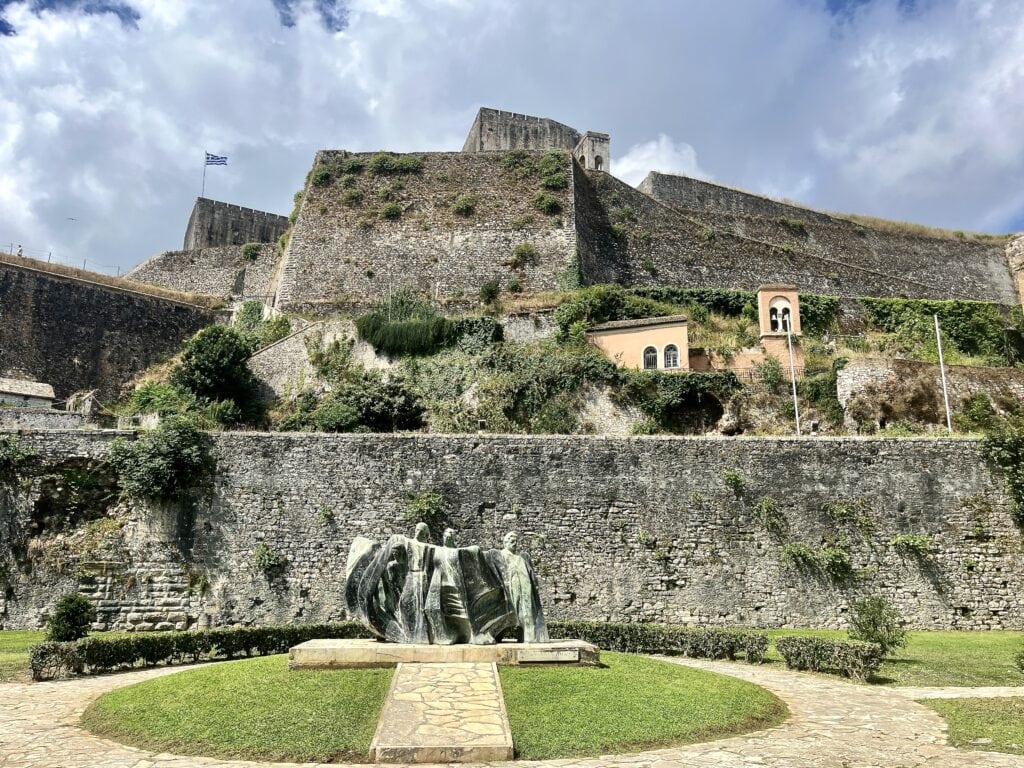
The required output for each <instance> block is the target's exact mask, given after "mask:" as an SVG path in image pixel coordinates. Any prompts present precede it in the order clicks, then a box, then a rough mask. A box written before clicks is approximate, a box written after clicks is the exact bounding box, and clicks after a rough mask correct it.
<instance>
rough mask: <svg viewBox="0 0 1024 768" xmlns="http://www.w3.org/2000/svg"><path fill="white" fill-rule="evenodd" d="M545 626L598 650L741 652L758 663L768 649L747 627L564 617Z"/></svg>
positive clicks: (712, 655) (730, 655)
mask: <svg viewBox="0 0 1024 768" xmlns="http://www.w3.org/2000/svg"><path fill="white" fill-rule="evenodd" d="M548 630H549V632H550V634H551V637H552V638H556V637H557V638H565V639H573V640H585V641H586V642H588V643H593V644H594V645H596V646H597V647H598V648H600V649H601V650H602V651H618V652H620V653H657V654H665V655H668V656H690V657H693V658H698V659H730V660H733V659H735V658H736V657H737V656H738V655H739V654H741V653H742V654H743V656H744V658H745V659H746V660H747V661H748V662H749V663H751V664H760V663H761V662H763V661H764V657H765V654H766V653H767V652H768V635H767V634H765V633H764V632H757V631H754V630H747V629H720V628H717V627H689V626H683V625H672V624H647V623H637V624H614V623H605V622H601V621H566V622H557V623H552V624H549V625H548Z"/></svg>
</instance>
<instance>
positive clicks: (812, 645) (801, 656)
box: [775, 635, 885, 680]
mask: <svg viewBox="0 0 1024 768" xmlns="http://www.w3.org/2000/svg"><path fill="white" fill-rule="evenodd" d="M775 648H776V649H777V650H778V652H779V654H780V655H781V656H782V658H783V659H785V660H786V666H787V667H789V668H790V669H797V670H801V671H809V672H831V673H838V674H840V675H843V676H844V677H850V678H853V679H855V680H869V679H871V676H872V675H873V674H874V673H875V672H877V671H878V668H879V667H880V666H881V665H882V659H883V658H884V656H885V654H884V653H883V652H882V647H881V646H880V645H877V644H876V643H864V642H858V641H854V640H828V639H826V638H821V637H804V636H802V635H780V636H779V637H776V638H775Z"/></svg>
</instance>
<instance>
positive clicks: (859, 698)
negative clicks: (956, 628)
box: [0, 659, 1024, 768]
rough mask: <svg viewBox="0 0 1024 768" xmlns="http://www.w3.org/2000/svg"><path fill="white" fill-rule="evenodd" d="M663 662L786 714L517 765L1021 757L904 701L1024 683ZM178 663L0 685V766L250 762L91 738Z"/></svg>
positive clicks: (1016, 763)
mask: <svg viewBox="0 0 1024 768" xmlns="http://www.w3.org/2000/svg"><path fill="white" fill-rule="evenodd" d="M670 661H672V662H673V663H677V664H685V665H688V666H692V667H697V668H700V669H707V670H710V671H714V672H720V673H722V674H726V675H732V676H734V677H738V678H742V679H744V680H749V681H751V682H753V683H756V684H758V685H762V686H764V687H765V688H768V689H769V690H771V691H773V692H774V693H775V694H776V695H778V696H779V697H780V698H782V699H783V700H784V701H785V702H786V704H787V705H788V706H789V709H790V712H791V716H790V718H789V719H788V720H787V721H786V722H785V723H783V724H782V725H780V726H778V727H776V728H772V729H769V730H766V731H760V732H758V733H753V734H747V735H745V736H737V737H732V738H728V739H721V740H719V741H712V742H707V743H704V744H691V745H689V746H685V747H678V748H672V749H660V750H655V751H650V752H644V753H640V754H633V755H616V756H612V757H601V758H581V759H573V760H553V761H547V762H545V763H537V762H533V763H529V762H523V763H520V765H522V766H524V768H525V767H526V766H540V765H546V766H558V767H559V768H698V766H700V768H706V767H707V766H722V767H725V766H729V767H730V768H731V767H732V766H743V767H744V768H746V767H748V766H757V767H758V768H875V767H877V768H898V766H906V768H912V767H913V768H917V766H927V767H928V768H954V767H955V768H963V766H978V767H979V768H1024V757H1018V756H1013V755H1003V754H999V753H995V752H965V751H961V750H958V749H954V748H953V747H950V746H948V745H947V744H946V736H945V734H946V728H945V724H944V723H943V721H942V719H941V718H940V717H939V716H938V715H937V714H936V713H935V712H933V711H931V710H930V709H928V708H927V707H924V706H922V705H920V704H917V703H915V702H914V701H913V699H917V698H926V697H929V696H932V695H939V696H952V695H959V696H993V695H1000V696H1024V688H998V689H991V688H977V689H970V688H967V689H959V688H958V689H951V688H935V689H927V688H882V687H879V686H867V685H856V684H853V683H847V682H844V681H841V680H835V679H831V678H825V677H822V676H816V675H807V674H800V673H796V672H789V671H787V670H785V669H780V668H776V667H775V666H748V665H745V664H733V663H729V662H712V661H699V660H692V659H671V660H670ZM182 669H184V668H183V667H177V668H172V669H155V670H145V671H139V672H129V673H125V674H121V675H109V676H105V677H93V678H82V679H77V680H67V681H62V682H53V683H36V684H34V685H27V684H16V683H11V684H0V766H2V768H55V767H57V766H59V767H60V768H87V767H88V768H92V767H93V766H96V767H97V768H193V767H194V766H211V768H214V767H215V768H243V766H247V767H250V768H251V767H252V766H256V765H258V764H257V763H251V762H242V761H225V760H214V759H208V758H192V757H177V756H174V755H167V754H156V753H153V752H146V751H143V750H138V749H132V748H130V747H125V746H122V745H119V744H115V743H113V742H110V741H106V740H103V739H99V738H97V737H95V736H91V735H90V734H88V733H87V732H86V731H84V730H82V729H81V728H80V727H79V726H78V720H79V718H80V717H81V713H82V712H83V711H84V710H85V708H86V706H87V705H88V704H89V702H90V701H92V699H94V698H95V697H96V696H99V695H100V694H101V693H104V692H106V691H109V690H112V689H114V688H119V687H121V686H124V685H130V684H132V683H137V682H140V681H142V680H149V679H152V678H154V677H161V676H163V675H168V674H174V673H176V672H179V671H181V670H182Z"/></svg>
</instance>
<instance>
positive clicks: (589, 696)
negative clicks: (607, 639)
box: [499, 653, 787, 760]
mask: <svg viewBox="0 0 1024 768" xmlns="http://www.w3.org/2000/svg"><path fill="white" fill-rule="evenodd" d="M601 661H602V662H604V663H605V664H607V665H608V668H607V669H599V668H593V667H543V668H537V667H534V668H523V667H500V668H499V669H500V674H501V684H502V687H503V688H504V691H505V705H506V707H507V709H508V717H509V723H510V725H511V726H512V738H513V741H514V742H515V745H516V754H517V756H518V757H521V758H526V759H530V760H544V759H551V758H557V757H570V756H584V755H600V754H606V753H610V752H628V751H636V750H640V749H645V748H653V747H657V746H665V745H669V744H687V743H692V742H696V741H705V740H708V739H713V738H717V737H720V736H727V735H730V734H736V733H745V732H748V731H753V730H758V729H761V728H767V727H769V726H772V725H776V724H778V723H780V722H782V721H783V720H784V719H785V717H786V715H787V709H786V705H785V704H783V703H782V701H781V700H779V699H778V698H776V697H775V696H774V695H773V694H771V693H769V692H768V691H766V690H765V689H764V688H760V687H758V686H756V685H752V684H750V683H746V682H743V681H741V680H737V679H735V678H731V677H724V676H722V675H716V674H713V673H710V672H703V671H701V670H696V669H690V668H688V667H682V666H679V665H676V664H669V663H667V662H663V661H655V660H653V659H645V658H641V657H638V656H629V655H625V654H620V653H602V654H601Z"/></svg>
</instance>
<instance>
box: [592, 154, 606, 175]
mask: <svg viewBox="0 0 1024 768" xmlns="http://www.w3.org/2000/svg"><path fill="white" fill-rule="evenodd" d="M602 165H604V160H602V159H601V156H600V155H594V168H596V169H597V170H599V171H600V170H601V166H602Z"/></svg>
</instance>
